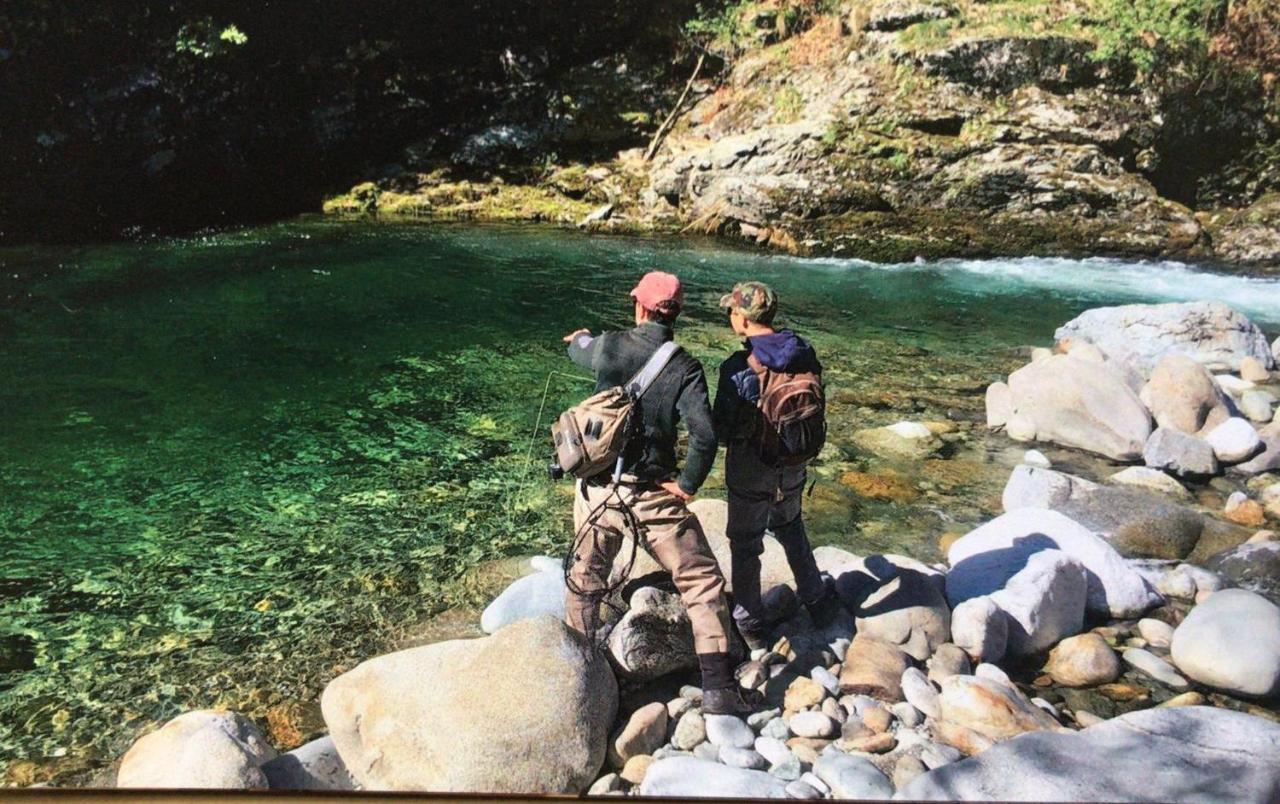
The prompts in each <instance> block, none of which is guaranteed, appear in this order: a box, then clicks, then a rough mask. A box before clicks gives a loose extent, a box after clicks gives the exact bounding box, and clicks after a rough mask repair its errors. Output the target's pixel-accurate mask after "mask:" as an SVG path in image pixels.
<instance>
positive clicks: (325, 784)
mask: <svg viewBox="0 0 1280 804" xmlns="http://www.w3.org/2000/svg"><path fill="white" fill-rule="evenodd" d="M262 772H263V773H264V774H266V777H267V783H268V785H269V786H270V787H271V789H272V790H354V789H355V784H354V783H353V782H352V779H351V774H350V773H349V772H348V771H347V766H346V765H345V764H343V762H342V757H340V756H338V748H337V746H335V745H334V744H333V738H332V737H321V738H320V739H318V740H312V741H311V742H309V743H307V744H305V745H301V746H299V747H297V748H295V749H293V750H292V751H290V752H288V753H287V754H281V755H280V756H278V757H276V758H275V759H273V760H271V761H270V762H267V763H265V764H264V765H263V766H262Z"/></svg>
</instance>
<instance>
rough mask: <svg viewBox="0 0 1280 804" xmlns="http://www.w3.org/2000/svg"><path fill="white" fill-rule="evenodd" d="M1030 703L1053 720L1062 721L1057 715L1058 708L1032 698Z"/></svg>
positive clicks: (1043, 700) (1039, 699) (1040, 699)
mask: <svg viewBox="0 0 1280 804" xmlns="http://www.w3.org/2000/svg"><path fill="white" fill-rule="evenodd" d="M1031 703H1033V704H1035V705H1036V706H1038V707H1040V708H1041V709H1043V710H1044V711H1046V712H1048V713H1049V715H1050V716H1051V717H1052V718H1053V719H1054V720H1059V721H1060V720H1062V716H1061V715H1059V714H1058V707H1056V706H1054V705H1053V704H1051V703H1049V702H1048V701H1046V700H1045V699H1044V698H1032V699H1031Z"/></svg>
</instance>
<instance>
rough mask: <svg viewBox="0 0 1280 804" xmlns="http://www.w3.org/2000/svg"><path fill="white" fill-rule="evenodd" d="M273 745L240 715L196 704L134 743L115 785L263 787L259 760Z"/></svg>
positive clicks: (268, 754)
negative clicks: (192, 708)
mask: <svg viewBox="0 0 1280 804" xmlns="http://www.w3.org/2000/svg"><path fill="white" fill-rule="evenodd" d="M275 756H276V750H275V749H274V748H272V747H271V745H270V744H269V743H268V742H267V739H266V737H264V736H263V735H262V732H261V731H259V730H258V727H257V726H255V725H253V723H251V722H250V721H249V720H248V719H247V718H245V717H244V716H243V715H239V714H236V713H235V712H219V711H214V710H210V709H201V710H197V711H195V712H187V713H185V714H182V715H178V716H177V717H175V718H174V719H173V720H170V721H169V722H168V723H166V724H164V725H163V726H161V727H160V729H159V730H157V731H153V732H151V733H150V734H147V735H145V736H143V737H141V738H140V739H138V741H137V742H135V743H134V744H133V745H132V746H131V747H130V748H129V750H128V752H126V753H125V755H124V759H122V760H121V762H120V770H119V772H118V773H117V775H116V786H117V787H161V788H183V787H189V788H197V789H221V790H247V789H252V788H265V787H266V786H267V777H266V775H265V774H263V772H262V770H261V765H262V764H263V763H264V762H266V761H268V760H270V759H273V758H274V757H275Z"/></svg>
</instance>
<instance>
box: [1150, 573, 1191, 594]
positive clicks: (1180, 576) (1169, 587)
mask: <svg viewBox="0 0 1280 804" xmlns="http://www.w3.org/2000/svg"><path fill="white" fill-rule="evenodd" d="M1156 591H1157V592H1159V593H1160V594H1162V595H1164V596H1165V597H1175V598H1178V599H1179V600H1190V599H1192V598H1194V597H1195V596H1196V581H1195V579H1194V578H1192V577H1191V575H1189V574H1188V573H1186V572H1183V571H1182V568H1181V567H1179V568H1177V569H1172V570H1170V571H1168V572H1166V573H1165V574H1164V575H1161V576H1160V578H1159V579H1158V580H1157V581H1156Z"/></svg>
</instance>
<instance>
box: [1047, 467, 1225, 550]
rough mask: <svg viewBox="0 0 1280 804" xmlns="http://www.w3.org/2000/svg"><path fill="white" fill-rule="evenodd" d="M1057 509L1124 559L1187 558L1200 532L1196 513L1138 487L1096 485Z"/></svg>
mask: <svg viewBox="0 0 1280 804" xmlns="http://www.w3.org/2000/svg"><path fill="white" fill-rule="evenodd" d="M1132 468H1138V467H1132ZM1055 509H1056V510H1057V511H1059V512H1060V513H1062V514H1065V515H1066V516H1068V517H1070V518H1071V519H1072V520H1074V521H1076V522H1079V523H1080V524H1081V525H1083V526H1085V527H1086V528H1088V529H1089V530H1091V531H1093V532H1094V533H1096V534H1098V535H1099V536H1102V537H1103V538H1104V539H1106V540H1107V541H1108V542H1110V544H1111V546H1113V547H1114V548H1115V549H1116V550H1117V551H1118V552H1119V553H1120V554H1121V555H1122V556H1125V557H1126V558H1164V559H1181V558H1186V557H1187V555H1188V554H1190V553H1191V551H1192V550H1194V549H1195V546H1196V544H1197V543H1198V542H1199V541H1200V536H1201V534H1202V533H1203V532H1204V517H1202V516H1201V515H1200V514H1198V513H1196V512H1195V511H1192V510H1191V509H1189V508H1186V507H1183V506H1181V505H1177V504H1174V503H1170V502H1169V501H1168V500H1167V499H1166V498H1164V497H1161V496H1157V495H1154V494H1150V493H1147V492H1145V491H1139V490H1137V489H1119V488H1110V487H1105V486H1104V487H1099V488H1096V489H1093V490H1090V491H1087V492H1085V493H1082V494H1079V495H1077V496H1076V497H1075V498H1074V499H1072V500H1070V501H1068V502H1066V503H1065V504H1063V505H1061V506H1055Z"/></svg>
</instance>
